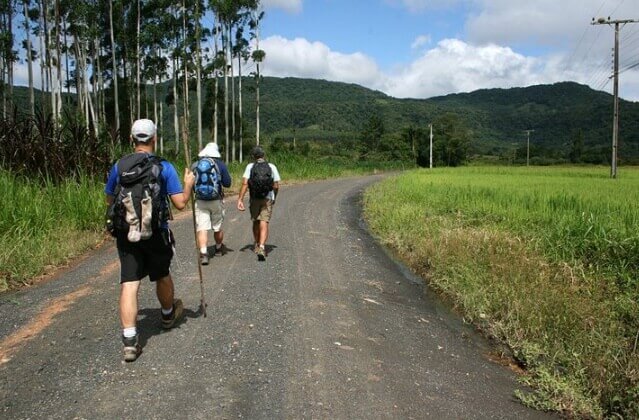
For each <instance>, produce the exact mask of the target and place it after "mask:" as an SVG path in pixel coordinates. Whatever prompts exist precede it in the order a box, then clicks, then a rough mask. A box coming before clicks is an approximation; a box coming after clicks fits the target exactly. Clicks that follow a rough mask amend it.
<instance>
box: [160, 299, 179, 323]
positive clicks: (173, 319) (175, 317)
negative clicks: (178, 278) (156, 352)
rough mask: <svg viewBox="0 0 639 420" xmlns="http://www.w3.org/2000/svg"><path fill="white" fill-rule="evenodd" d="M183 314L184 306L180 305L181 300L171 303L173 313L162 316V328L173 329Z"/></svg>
mask: <svg viewBox="0 0 639 420" xmlns="http://www.w3.org/2000/svg"><path fill="white" fill-rule="evenodd" d="M183 312H184V305H183V304H182V300H180V299H175V300H174V301H173V311H172V312H171V313H170V314H169V315H164V314H162V328H164V329H165V330H168V329H171V328H173V327H174V326H175V324H176V323H177V322H178V321H179V320H180V319H181V318H182V315H183ZM160 313H161V312H160Z"/></svg>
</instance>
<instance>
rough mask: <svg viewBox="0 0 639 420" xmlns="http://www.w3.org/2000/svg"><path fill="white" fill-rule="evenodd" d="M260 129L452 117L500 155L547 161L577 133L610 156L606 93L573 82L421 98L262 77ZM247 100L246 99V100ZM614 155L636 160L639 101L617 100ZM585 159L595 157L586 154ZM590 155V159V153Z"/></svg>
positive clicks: (316, 132) (594, 151)
mask: <svg viewBox="0 0 639 420" xmlns="http://www.w3.org/2000/svg"><path fill="white" fill-rule="evenodd" d="M261 91H262V94H263V96H262V127H263V129H264V131H265V133H267V134H270V135H271V136H276V137H277V136H280V137H283V138H288V137H290V136H292V134H293V132H292V129H293V128H295V129H296V132H295V135H296V136H297V137H298V138H302V139H303V138H315V139H336V140H339V139H340V138H342V137H344V136H352V135H357V134H358V133H359V131H360V130H361V128H362V126H363V125H364V124H365V123H366V121H368V119H369V118H370V117H371V116H373V115H378V116H380V117H381V118H382V120H383V121H384V125H385V129H386V132H395V131H400V130H402V129H403V128H406V127H409V126H414V127H426V126H427V125H428V124H429V123H430V122H431V121H433V120H434V119H435V118H436V117H437V116H440V115H442V114H444V113H448V112H451V113H455V114H457V115H459V117H460V118H461V119H462V121H463V122H464V123H465V124H466V125H467V127H468V128H469V129H471V130H472V133H473V135H472V141H473V150H474V151H475V152H476V153H481V154H503V153H506V150H512V149H513V148H517V147H522V145H524V144H525V140H526V134H525V133H524V130H535V131H534V132H533V133H532V134H531V144H532V146H531V147H532V148H533V149H535V148H536V149H537V151H538V152H539V151H540V149H543V150H541V151H540V153H541V154H543V155H546V156H557V157H560V156H563V155H565V154H566V153H567V152H568V150H569V149H570V147H571V144H573V142H574V141H575V139H576V138H577V137H579V136H581V138H582V140H583V143H584V148H585V154H586V155H585V156H584V157H585V158H586V160H590V161H597V160H598V159H599V157H604V158H605V156H607V155H608V151H609V149H610V141H611V135H612V134H611V133H612V119H613V118H612V113H613V106H612V105H613V100H612V96H611V95H609V94H607V93H605V92H600V91H594V90H592V89H590V88H589V87H587V86H584V85H580V84H577V83H573V82H563V83H556V84H553V85H537V86H531V87H526V88H511V89H482V90H478V91H475V92H471V93H460V94H452V95H446V96H440V97H435V98H430V99H425V100H417V99H396V98H392V97H390V96H387V95H385V94H383V93H381V92H377V91H373V90H369V89H366V88H363V87H361V86H358V85H353V84H346V83H338V82H328V81H323V80H311V79H297V78H270V77H268V78H265V79H264V81H263V83H262V85H261ZM247 99H250V98H249V97H247ZM620 116H621V122H620V158H621V159H633V160H635V159H637V158H639V102H629V101H625V100H621V101H620ZM588 154H591V155H593V156H590V157H589V156H588ZM595 155H596V156H595Z"/></svg>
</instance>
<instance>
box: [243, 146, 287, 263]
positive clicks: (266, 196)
mask: <svg viewBox="0 0 639 420" xmlns="http://www.w3.org/2000/svg"><path fill="white" fill-rule="evenodd" d="M251 154H252V156H253V160H254V162H252V163H249V164H248V165H247V166H246V169H245V170H244V175H242V187H241V189H240V194H239V196H238V198H237V208H238V210H240V211H244V210H245V207H244V201H243V200H244V194H246V191H247V189H248V191H249V196H250V199H249V210H250V213H251V220H253V238H254V239H255V248H254V251H255V253H256V254H257V259H258V260H260V261H264V260H265V259H266V249H265V245H266V240H267V239H268V225H269V222H270V221H271V216H272V214H273V204H275V198H276V197H277V193H278V191H279V188H280V184H279V183H280V174H279V172H278V170H277V167H276V166H275V165H273V164H272V163H269V162H267V161H266V159H264V149H262V148H261V147H260V146H256V147H255V148H254V149H253V151H252V153H251Z"/></svg>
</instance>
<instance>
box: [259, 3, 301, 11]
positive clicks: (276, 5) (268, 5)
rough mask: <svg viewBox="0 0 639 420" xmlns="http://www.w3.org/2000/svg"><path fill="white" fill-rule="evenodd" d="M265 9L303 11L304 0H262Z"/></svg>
mask: <svg viewBox="0 0 639 420" xmlns="http://www.w3.org/2000/svg"><path fill="white" fill-rule="evenodd" d="M262 7H264V8H265V9H276V8H277V9H283V10H285V11H287V12H289V13H300V12H301V11H302V0H262Z"/></svg>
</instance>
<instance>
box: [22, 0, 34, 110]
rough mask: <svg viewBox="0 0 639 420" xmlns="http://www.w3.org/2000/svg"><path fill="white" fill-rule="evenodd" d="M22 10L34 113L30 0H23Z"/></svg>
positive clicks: (31, 102) (30, 101) (31, 105)
mask: <svg viewBox="0 0 639 420" xmlns="http://www.w3.org/2000/svg"><path fill="white" fill-rule="evenodd" d="M22 8H23V9H22V10H23V15H24V33H25V37H26V38H25V40H24V49H25V54H26V56H27V75H28V78H29V112H30V115H35V93H34V89H33V48H32V47H31V13H30V8H31V0H23V2H22Z"/></svg>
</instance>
